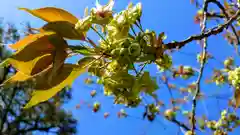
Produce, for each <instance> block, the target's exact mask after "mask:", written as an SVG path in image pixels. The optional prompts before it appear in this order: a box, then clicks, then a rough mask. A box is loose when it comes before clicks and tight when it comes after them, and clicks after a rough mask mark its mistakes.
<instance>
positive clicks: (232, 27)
mask: <svg viewBox="0 0 240 135" xmlns="http://www.w3.org/2000/svg"><path fill="white" fill-rule="evenodd" d="M210 2H212V3H214V4H216V5H217V6H218V7H219V8H220V9H221V10H222V12H223V14H224V15H225V16H226V18H227V19H228V20H229V19H230V17H229V16H228V14H227V12H226V10H225V8H224V6H223V5H222V4H221V3H220V2H219V1H217V0H210ZM230 27H231V29H232V31H233V34H234V35H235V37H236V39H237V44H240V40H239V37H238V34H237V31H236V29H235V28H234V26H233V25H232V24H231V25H230Z"/></svg>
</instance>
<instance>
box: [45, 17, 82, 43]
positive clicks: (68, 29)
mask: <svg viewBox="0 0 240 135" xmlns="http://www.w3.org/2000/svg"><path fill="white" fill-rule="evenodd" d="M41 31H54V32H56V33H57V34H58V35H60V36H62V37H64V38H68V39H73V40H83V39H84V38H85V33H84V32H79V31H77V30H76V29H75V25H74V24H72V23H69V22H67V21H57V22H49V23H47V24H46V25H44V26H43V27H42V28H41Z"/></svg>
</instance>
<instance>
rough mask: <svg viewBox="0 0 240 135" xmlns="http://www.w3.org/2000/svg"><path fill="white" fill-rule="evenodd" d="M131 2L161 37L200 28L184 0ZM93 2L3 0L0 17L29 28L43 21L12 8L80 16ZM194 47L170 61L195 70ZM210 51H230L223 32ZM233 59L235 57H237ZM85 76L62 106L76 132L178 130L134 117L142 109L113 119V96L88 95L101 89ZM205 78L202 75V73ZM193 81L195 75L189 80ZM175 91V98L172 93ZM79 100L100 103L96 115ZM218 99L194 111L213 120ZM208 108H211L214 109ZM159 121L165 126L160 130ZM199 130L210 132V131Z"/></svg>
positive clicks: (220, 54) (147, 134) (159, 134)
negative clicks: (107, 114) (139, 7)
mask: <svg viewBox="0 0 240 135" xmlns="http://www.w3.org/2000/svg"><path fill="white" fill-rule="evenodd" d="M100 2H101V3H106V2H107V1H106V0H101V1H100ZM129 2H130V1H129V0H116V4H115V7H114V10H115V11H120V10H121V9H124V8H125V7H126V5H127V4H128V3H129ZM132 2H133V3H136V2H142V5H143V15H142V24H143V27H144V28H148V29H151V30H156V32H157V33H159V32H165V33H166V34H167V37H168V38H167V40H166V41H171V40H182V39H185V38H187V37H188V36H190V35H192V34H197V33H199V32H200V28H199V26H198V25H197V24H194V20H193V17H194V15H195V14H196V11H197V10H196V8H195V6H194V5H191V4H190V2H189V1H188V0H186V1H183V0H182V1H179V0H151V1H150V0H142V1H141V0H133V1H132ZM94 4H95V1H94V0H34V1H33V0H2V2H1V6H0V17H3V18H4V20H5V21H7V22H13V23H15V24H16V25H17V26H19V27H22V26H23V25H21V23H23V22H26V21H29V22H30V23H31V24H32V25H33V26H34V27H39V26H41V25H43V24H44V22H43V21H41V20H39V19H37V18H35V17H33V16H31V15H29V14H27V13H26V12H23V11H19V10H17V7H26V8H40V7H46V6H55V7H59V8H63V9H65V10H67V11H69V12H71V13H73V14H74V15H75V16H77V17H78V18H80V17H81V16H82V15H83V12H84V8H85V7H86V6H88V7H93V6H94ZM213 24H214V23H211V25H213ZM90 36H91V35H90ZM199 50H200V47H199V45H198V44H196V42H193V43H191V44H188V45H187V47H185V48H184V49H183V50H181V52H182V53H180V52H178V53H173V61H174V64H176V65H179V64H183V65H192V66H195V67H197V68H198V63H197V62H196V53H197V52H199ZM209 51H210V52H212V54H214V56H215V57H216V58H217V59H218V60H222V59H225V58H226V57H227V56H229V55H231V54H232V55H234V54H233V52H234V51H233V49H232V47H230V46H229V45H227V42H226V41H225V40H224V39H223V38H222V36H215V37H214V38H210V39H209ZM183 52H184V53H191V55H189V54H188V55H186V54H184V53H183ZM234 56H235V55H234ZM236 59H239V58H237V57H236ZM74 60H76V58H73V59H70V60H69V61H70V62H73V61H74ZM219 66H222V65H221V63H219V61H214V60H212V61H209V63H208V64H207V69H206V73H210V72H209V70H210V69H212V68H214V67H219ZM146 70H149V71H150V73H151V74H152V75H156V72H157V69H156V67H155V66H154V65H150V66H148V67H147V69H146ZM85 77H86V75H82V76H80V77H79V78H78V79H77V80H76V81H75V82H74V84H73V89H74V91H73V100H72V101H71V102H69V103H68V104H67V105H65V109H66V110H69V111H72V112H73V114H74V116H75V117H76V118H77V119H78V120H79V124H78V134H79V135H95V134H105V135H112V134H115V135H122V134H125V135H164V134H169V135H175V134H176V133H177V131H178V128H177V126H175V125H174V124H172V123H170V122H168V121H167V120H165V119H164V118H162V117H159V118H157V120H156V121H154V122H152V123H150V122H148V121H143V120H141V119H139V118H141V115H142V112H143V109H142V108H137V109H127V112H128V113H129V114H130V115H131V116H133V117H129V118H126V119H118V118H117V116H116V113H117V111H118V110H119V109H120V108H121V107H122V106H118V105H116V106H115V105H112V99H111V98H107V97H104V96H102V95H101V94H99V96H98V97H97V98H96V99H91V97H90V95H89V92H90V91H91V90H92V89H96V90H97V91H100V90H101V87H99V86H92V87H91V86H90V87H89V86H87V85H85V84H84V83H83V82H84V78H85ZM204 77H206V74H204ZM193 80H194V79H192V80H191V81H193ZM202 88H203V89H204V92H206V93H214V92H222V91H223V93H224V94H226V93H230V92H229V91H231V90H230V89H229V88H228V87H222V88H221V90H219V89H220V88H216V87H215V86H213V85H208V86H203V87H202ZM158 94H159V95H160V98H161V99H162V100H166V99H168V98H169V94H168V92H167V90H166V88H164V87H161V89H160V90H159V93H158ZM175 95H176V96H177V94H175ZM227 97H231V94H228V96H227ZM81 100H87V101H90V102H93V101H95V100H98V101H100V102H101V103H102V104H103V107H102V109H101V111H100V112H99V113H97V114H93V113H92V112H91V110H90V109H88V108H87V107H86V106H82V107H81V109H79V110H76V109H75V106H76V105H77V104H79V103H80V101H81ZM219 102H220V103H219V104H220V105H219V104H217V102H216V100H215V99H208V100H206V101H204V102H199V104H198V108H197V110H198V112H197V113H206V114H208V117H209V118H211V119H214V118H216V116H219V113H220V112H219V111H218V109H217V108H220V109H223V108H224V107H225V106H226V104H225V103H224V102H223V101H219ZM218 105H219V106H218ZM216 106H218V107H216ZM190 107H191V106H182V108H183V109H190ZM213 107H214V108H215V109H213ZM104 112H110V117H109V118H108V119H107V120H104V118H103V113H104ZM163 125H164V127H166V129H164V128H163ZM237 131H239V130H236V131H235V133H237ZM235 133H233V134H235ZM180 134H181V133H180ZM199 134H209V132H207V133H199Z"/></svg>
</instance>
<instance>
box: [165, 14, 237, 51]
mask: <svg viewBox="0 0 240 135" xmlns="http://www.w3.org/2000/svg"><path fill="white" fill-rule="evenodd" d="M239 15H240V10H238V11H237V12H236V13H235V14H234V15H233V16H232V17H231V18H230V19H229V20H228V21H227V22H225V23H224V24H222V25H218V26H215V27H213V28H211V29H208V30H206V32H204V33H201V34H198V35H193V36H190V37H188V38H187V39H185V40H182V41H177V42H171V43H167V44H165V46H166V49H168V50H171V49H180V48H182V47H183V46H185V45H186V44H188V43H190V42H192V41H195V40H202V39H203V38H207V37H210V36H212V35H217V34H219V33H221V32H222V31H223V30H224V29H225V28H227V27H228V26H230V25H231V23H233V22H234V21H235V20H236V19H237V18H238V16H239Z"/></svg>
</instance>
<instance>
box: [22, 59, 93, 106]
mask: <svg viewBox="0 0 240 135" xmlns="http://www.w3.org/2000/svg"><path fill="white" fill-rule="evenodd" d="M91 62H92V59H88V60H87V59H84V60H82V62H81V63H80V65H73V64H64V65H63V68H61V70H60V71H59V73H58V74H57V76H56V77H55V78H54V79H52V82H51V83H48V82H47V80H46V78H48V77H49V75H50V74H51V72H52V68H51V69H49V70H47V71H46V72H45V73H43V74H41V75H39V76H36V78H35V80H36V82H35V83H36V86H35V89H36V90H35V91H34V92H33V95H32V98H31V100H30V101H29V102H28V103H27V104H26V106H25V107H24V108H30V107H32V106H34V105H37V104H38V103H41V102H44V101H47V100H48V99H50V98H52V97H53V96H54V95H56V94H57V93H58V92H59V91H61V90H62V89H63V88H64V87H66V86H69V85H71V84H72V83H73V81H74V80H75V79H76V78H77V77H78V76H79V75H80V74H82V73H84V72H85V71H86V69H87V67H88V66H89V64H90V63H91ZM49 84H51V85H49Z"/></svg>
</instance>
